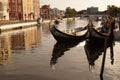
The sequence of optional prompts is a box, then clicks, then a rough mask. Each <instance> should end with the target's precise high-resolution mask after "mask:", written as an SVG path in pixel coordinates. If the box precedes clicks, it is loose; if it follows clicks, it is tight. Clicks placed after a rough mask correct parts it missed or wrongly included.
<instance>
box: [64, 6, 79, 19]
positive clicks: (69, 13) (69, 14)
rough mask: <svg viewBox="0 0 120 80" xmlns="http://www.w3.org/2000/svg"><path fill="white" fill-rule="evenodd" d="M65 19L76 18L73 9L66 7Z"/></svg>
mask: <svg viewBox="0 0 120 80" xmlns="http://www.w3.org/2000/svg"><path fill="white" fill-rule="evenodd" d="M65 15H66V17H75V16H77V11H76V10H75V9H74V8H70V7H67V8H66V10H65Z"/></svg>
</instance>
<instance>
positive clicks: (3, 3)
mask: <svg viewBox="0 0 120 80" xmlns="http://www.w3.org/2000/svg"><path fill="white" fill-rule="evenodd" d="M0 20H9V6H8V0H0Z"/></svg>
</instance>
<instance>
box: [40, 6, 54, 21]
mask: <svg viewBox="0 0 120 80" xmlns="http://www.w3.org/2000/svg"><path fill="white" fill-rule="evenodd" d="M40 12H41V13H40V15H41V17H42V18H43V19H52V18H53V11H52V9H51V8H50V5H43V6H42V7H41V8H40Z"/></svg>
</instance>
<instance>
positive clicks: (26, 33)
mask: <svg viewBox="0 0 120 80" xmlns="http://www.w3.org/2000/svg"><path fill="white" fill-rule="evenodd" d="M10 38H11V49H12V50H25V49H29V48H31V47H33V46H35V45H36V44H37V43H40V40H41V28H39V29H38V28H37V27H34V28H30V29H27V30H22V31H21V32H19V33H16V34H12V35H11V37H10Z"/></svg>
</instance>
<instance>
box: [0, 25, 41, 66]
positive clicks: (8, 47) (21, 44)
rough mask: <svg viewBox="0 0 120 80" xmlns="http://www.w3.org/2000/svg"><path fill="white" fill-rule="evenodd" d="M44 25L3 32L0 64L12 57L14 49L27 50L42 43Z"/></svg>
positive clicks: (0, 42) (0, 45)
mask: <svg viewBox="0 0 120 80" xmlns="http://www.w3.org/2000/svg"><path fill="white" fill-rule="evenodd" d="M41 35H42V27H36V26H35V27H31V28H27V29H21V30H15V31H8V32H3V33H1V34H0V64H1V65H2V63H3V61H4V60H7V59H9V58H10V57H11V53H12V51H13V50H26V49H29V48H32V47H34V46H36V45H37V44H38V43H39V44H40V43H41V38H42V36H41Z"/></svg>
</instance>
